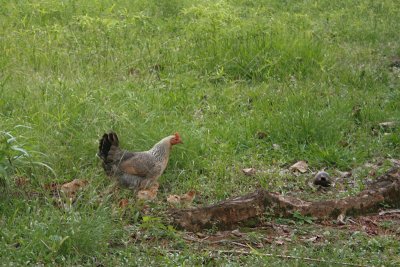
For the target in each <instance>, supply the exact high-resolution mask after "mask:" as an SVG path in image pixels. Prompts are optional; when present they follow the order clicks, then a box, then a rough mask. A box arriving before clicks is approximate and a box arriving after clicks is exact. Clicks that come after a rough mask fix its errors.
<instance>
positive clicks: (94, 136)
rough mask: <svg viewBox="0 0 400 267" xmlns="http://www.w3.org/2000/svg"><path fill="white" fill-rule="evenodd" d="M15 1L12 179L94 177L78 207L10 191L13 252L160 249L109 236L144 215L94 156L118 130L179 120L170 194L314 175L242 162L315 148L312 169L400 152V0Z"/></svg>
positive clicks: (9, 126) (87, 259)
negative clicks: (107, 192)
mask: <svg viewBox="0 0 400 267" xmlns="http://www.w3.org/2000/svg"><path fill="white" fill-rule="evenodd" d="M0 6H1V8H0V54H1V55H2V56H1V57H0V96H1V97H0V132H1V133H2V134H1V135H0V138H2V139H0V153H1V154H0V167H1V168H2V169H3V170H5V169H7V170H6V171H3V172H2V177H6V178H7V181H8V184H9V186H10V187H11V192H13V190H17V189H18V188H15V187H16V186H15V185H14V182H15V180H16V179H17V178H18V177H24V178H27V179H28V180H30V181H31V182H32V184H33V185H32V186H31V187H30V189H31V190H32V191H35V192H36V191H37V192H38V193H40V195H41V196H42V195H43V194H44V195H46V193H45V192H43V185H44V184H47V183H49V182H54V181H56V182H65V181H69V180H72V179H74V178H82V179H87V180H89V181H90V185H89V188H88V189H87V190H86V191H84V192H83V194H82V199H81V200H79V201H78V203H77V204H76V207H75V208H76V209H75V210H73V211H71V212H64V211H60V210H59V209H58V208H56V207H54V206H53V203H52V200H51V198H50V197H45V198H40V199H38V200H37V199H36V198H34V200H32V199H30V198H29V197H26V196H25V197H26V198H27V199H28V200H27V201H26V202H25V201H24V199H22V200H21V199H20V197H16V196H13V195H12V194H11V195H4V194H3V195H2V196H1V200H0V207H1V211H2V215H1V217H0V225H1V227H0V229H1V230H0V240H1V241H0V246H1V251H5V252H6V253H2V254H1V256H0V258H2V260H3V259H4V260H3V262H15V263H16V264H20V265H22V264H23V263H25V262H27V261H30V263H32V264H40V263H43V264H66V265H68V264H72V265H76V264H90V263H93V264H94V263H96V262H97V260H99V261H101V262H106V263H110V264H114V263H118V264H122V263H124V261H125V260H126V259H129V260H137V262H139V259H132V255H130V254H131V253H137V254H138V255H139V256H138V257H139V258H140V260H142V261H145V262H147V261H146V253H148V252H149V251H147V250H146V249H144V250H142V249H141V248H140V247H139V248H137V247H132V246H127V247H125V248H124V249H121V251H118V253H119V254H118V253H115V254H114V252H115V250H114V248H110V247H109V246H108V243H107V242H108V241H110V240H111V239H114V238H119V237H120V235H123V231H122V230H121V229H122V225H125V224H129V223H130V222H131V221H129V220H128V219H124V218H123V219H121V218H118V217H115V214H114V213H113V212H111V210H113V209H114V208H115V207H114V206H113V205H114V204H115V203H114V204H113V203H111V202H110V203H109V202H107V201H106V202H104V203H102V202H101V200H99V199H98V198H97V196H98V194H99V192H101V191H102V190H104V187H105V186H106V185H108V184H109V183H110V182H109V180H108V178H106V177H105V175H104V174H103V171H102V170H101V168H100V166H99V162H98V159H97V158H96V157H95V153H96V149H97V142H98V138H99V136H101V134H103V133H104V132H105V131H108V130H114V131H116V132H118V134H119V135H120V139H121V143H122V145H123V146H124V147H126V148H129V149H131V150H146V149H148V148H150V147H151V146H152V145H153V144H154V143H155V142H156V141H158V140H159V139H161V138H162V137H164V136H166V135H168V134H171V133H173V132H175V131H179V132H180V133H181V135H182V137H183V139H184V143H185V144H184V145H183V146H180V147H177V148H176V149H174V151H173V153H172V156H171V160H170V163H169V167H168V169H167V172H166V173H165V174H164V175H163V176H162V178H161V188H162V193H161V194H169V193H181V192H184V191H186V190H189V189H192V188H195V189H196V190H198V191H200V192H202V201H204V202H205V203H206V202H213V201H215V200H216V199H221V198H225V197H228V196H232V195H238V194H241V193H245V192H248V191H250V190H253V189H254V188H255V187H257V186H258V185H259V184H262V185H264V186H268V187H269V189H271V190H274V191H279V190H287V188H290V189H292V188H295V189H296V188H297V189H298V188H302V186H303V185H304V183H305V181H304V180H301V179H303V178H299V179H297V180H296V181H294V180H293V179H292V178H290V177H286V176H285V175H283V176H282V175H278V174H279V171H276V172H271V173H268V172H263V173H262V174H260V175H258V176H257V177H256V178H254V179H247V177H246V178H243V176H242V175H241V172H240V169H241V168H243V167H249V166H253V167H256V168H259V169H263V170H268V169H271V170H276V169H280V168H283V167H284V166H287V165H288V164H290V163H292V162H294V161H296V160H300V159H303V160H307V161H308V162H309V164H310V168H311V169H313V170H316V169H320V168H327V169H333V168H336V169H340V170H350V169H352V168H354V167H357V166H360V165H362V164H364V163H365V162H366V161H371V160H374V159H375V158H378V157H379V158H389V159H390V158H398V157H399V154H400V146H399V142H400V140H399V127H397V128H394V129H391V130H389V132H386V133H385V131H383V130H382V129H379V128H377V125H378V123H380V122H384V121H399V118H400V90H399V88H400V87H399V85H400V84H399V72H398V69H396V68H390V67H389V64H390V63H391V62H392V61H393V58H396V57H399V55H400V46H399V43H398V39H399V32H400V24H399V23H398V21H399V14H400V6H399V5H398V4H397V2H396V1H392V0H384V1H380V2H379V3H378V2H376V3H375V2H373V1H366V0H359V1H349V2H335V1H325V0H323V1H316V2H313V3H310V2H307V1H304V2H299V1H297V2H294V3H293V2H290V1H274V0H272V1H245V0H230V1H222V0H221V1H207V0H202V1H197V2H196V3H193V2H192V1H161V2H160V1H141V0H136V1H123V0H121V1H108V0H100V1H80V0H72V1H34V2H30V1H18V2H13V1H2V2H1V4H0ZM19 125H24V127H19ZM376 129H378V130H376ZM258 132H263V133H264V138H262V139H259V138H258V137H257V133H258ZM3 133H8V134H9V135H11V136H15V137H17V138H16V140H17V141H16V143H14V144H12V145H16V146H15V147H14V148H21V149H23V150H24V151H26V152H27V153H28V154H29V158H28V157H26V156H25V158H23V159H24V160H26V161H24V163H23V162H22V161H20V162H15V163H16V165H15V166H16V168H15V167H14V165H10V162H9V161H8V160H7V158H10V157H11V158H13V157H15V156H17V157H18V156H19V155H20V154H19V153H22V154H24V153H23V151H22V150H15V149H13V148H12V147H11V146H10V142H8V141H7V140H8V139H9V138H8V137H5V136H4V134H3ZM4 138H5V139H4ZM276 145H278V146H276ZM277 147H279V149H276V148H277ZM18 151H19V152H18ZM20 159H21V160H22V158H20ZM34 162H36V163H34ZM304 179H306V178H304ZM3 180H4V179H3ZM17 191H18V190H17ZM125 193H126V192H125ZM121 194H124V193H121ZM126 194H128V193H126ZM163 196H164V195H161V196H160V197H163ZM21 198H22V197H21ZM86 202H87V203H86ZM86 204H87V205H86ZM114 230H115V231H114ZM16 244H19V245H16ZM14 245H15V246H14ZM16 247H18V248H16ZM153 252H154V251H153ZM153 252H152V253H153ZM149 253H150V252H149ZM155 254H156V253H155ZM93 255H94V256H93ZM197 256H199V255H197ZM201 257H202V256H201V255H200V256H199V258H196V259H197V260H199V259H200V260H201ZM163 259H164V260H165V261H166V262H167V261H170V262H173V261H174V260H177V261H180V262H184V261H185V260H188V259H185V258H184V256H182V257H180V256H179V257H177V258H175V257H172V256H171V257H167V256H166V257H163ZM223 260H225V259H221V261H223ZM227 262H229V259H228V260H227Z"/></svg>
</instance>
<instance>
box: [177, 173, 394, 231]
mask: <svg viewBox="0 0 400 267" xmlns="http://www.w3.org/2000/svg"><path fill="white" fill-rule="evenodd" d="M382 204H386V205H389V206H391V207H400V168H399V167H395V168H392V169H391V170H389V171H388V172H386V173H385V174H383V175H382V176H380V177H379V178H378V179H376V181H375V182H373V183H371V184H370V185H369V186H368V188H367V189H366V190H364V191H362V192H360V193H359V194H357V195H356V196H352V197H346V198H343V199H338V200H325V201H318V202H310V201H304V200H301V199H297V198H294V197H288V196H282V195H280V194H278V193H272V192H268V191H266V190H261V189H260V190H257V191H255V192H253V193H250V194H248V195H245V196H241V197H236V198H232V199H228V200H225V201H222V202H219V203H217V204H214V205H211V206H207V207H199V208H192V209H182V210H172V211H171V213H170V215H171V217H172V220H173V223H174V224H175V225H176V226H178V227H179V228H183V229H186V230H188V231H193V232H196V231H200V230H202V229H204V228H211V227H218V228H223V229H227V228H228V229H229V228H231V227H232V226H236V225H237V224H240V223H246V222H249V221H251V220H253V219H257V218H260V217H261V216H263V214H264V212H265V211H266V210H267V209H268V210H270V211H272V213H273V214H275V215H276V216H291V215H292V214H293V212H295V211H297V212H299V213H300V214H302V215H304V216H312V217H314V218H316V219H320V220H322V219H328V218H337V216H338V215H340V214H343V215H346V216H357V215H363V214H368V213H373V212H377V211H378V210H379V209H380V208H382Z"/></svg>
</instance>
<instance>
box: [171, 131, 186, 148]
mask: <svg viewBox="0 0 400 267" xmlns="http://www.w3.org/2000/svg"><path fill="white" fill-rule="evenodd" d="M169 142H170V143H171V145H177V144H182V143H183V142H182V139H181V136H180V135H179V133H175V134H174V135H171V138H170V139H169Z"/></svg>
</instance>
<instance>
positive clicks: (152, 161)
mask: <svg viewBox="0 0 400 267" xmlns="http://www.w3.org/2000/svg"><path fill="white" fill-rule="evenodd" d="M180 143H182V140H181V137H180V136H179V134H178V133H175V134H174V135H170V136H167V137H165V138H163V139H162V140H161V141H159V142H158V143H157V144H155V145H154V146H153V148H151V149H150V150H149V151H143V152H129V151H126V150H122V149H120V148H119V140H118V136H117V134H116V133H113V132H110V133H108V134H104V135H103V137H102V138H101V139H100V145H99V153H98V156H99V157H100V158H101V159H102V160H103V168H104V170H105V172H106V174H107V175H109V176H111V177H115V178H116V179H117V181H118V183H119V185H120V186H122V187H127V188H130V189H132V190H135V191H138V190H141V189H146V188H149V187H150V186H151V185H152V184H153V183H155V182H156V181H157V179H158V178H159V177H160V176H161V174H162V173H163V172H164V170H165V168H166V167H167V164H168V159H169V154H170V151H171V148H172V146H173V145H176V144H180Z"/></svg>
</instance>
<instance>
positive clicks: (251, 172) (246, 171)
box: [242, 168, 256, 176]
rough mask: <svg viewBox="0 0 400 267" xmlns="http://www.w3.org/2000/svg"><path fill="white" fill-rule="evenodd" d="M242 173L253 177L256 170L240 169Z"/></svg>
mask: <svg viewBox="0 0 400 267" xmlns="http://www.w3.org/2000/svg"><path fill="white" fill-rule="evenodd" d="M242 172H243V173H244V174H245V175H247V176H253V175H255V174H256V169H254V168H245V169H242Z"/></svg>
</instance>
